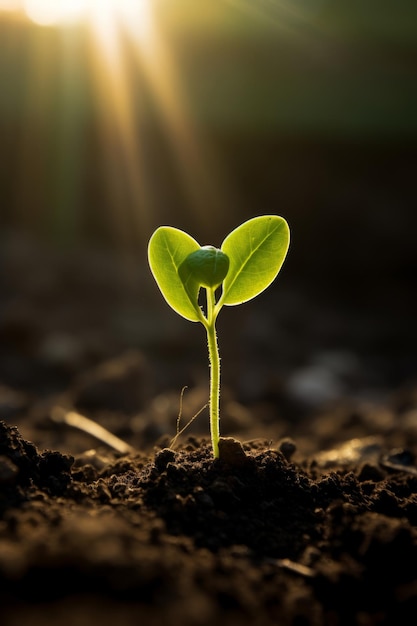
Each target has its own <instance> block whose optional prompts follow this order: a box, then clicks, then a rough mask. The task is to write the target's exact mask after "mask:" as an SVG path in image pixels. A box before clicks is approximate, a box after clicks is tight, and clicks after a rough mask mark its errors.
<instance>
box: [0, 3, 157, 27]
mask: <svg viewBox="0 0 417 626" xmlns="http://www.w3.org/2000/svg"><path fill="white" fill-rule="evenodd" d="M5 1H6V0H0V2H5ZM13 4H14V5H16V0H7V2H6V7H7V6H8V5H10V8H11V7H12V6H13ZM19 4H20V3H19ZM146 4H147V0H23V8H24V10H25V12H26V15H27V17H28V18H29V19H30V20H32V21H33V22H34V23H35V24H39V25H40V26H52V25H60V24H63V25H65V24H67V23H70V22H80V21H83V20H86V19H88V20H89V21H90V22H92V23H93V24H96V23H100V22H101V21H102V20H103V19H104V20H107V19H108V18H109V17H111V18H112V19H115V20H119V21H122V22H125V23H128V22H129V21H131V20H137V19H139V18H141V17H142V14H143V7H144V6H145V5H146ZM0 8H2V5H1V4H0Z"/></svg>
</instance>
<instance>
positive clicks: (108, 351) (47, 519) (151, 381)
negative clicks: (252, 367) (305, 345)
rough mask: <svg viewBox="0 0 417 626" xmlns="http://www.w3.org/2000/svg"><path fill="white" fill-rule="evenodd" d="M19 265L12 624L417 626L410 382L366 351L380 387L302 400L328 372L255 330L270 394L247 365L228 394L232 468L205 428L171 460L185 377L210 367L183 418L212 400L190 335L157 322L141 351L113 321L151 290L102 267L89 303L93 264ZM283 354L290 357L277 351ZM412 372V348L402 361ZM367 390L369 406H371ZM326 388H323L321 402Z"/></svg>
mask: <svg viewBox="0 0 417 626" xmlns="http://www.w3.org/2000/svg"><path fill="white" fill-rule="evenodd" d="M21 254H22V250H21V249H20V248H19V254H17V253H16V254H14V255H12V254H11V255H10V257H8V263H9V265H8V269H9V270H10V268H11V267H13V273H12V274H11V273H10V272H9V271H6V272H4V275H3V282H2V291H3V294H5V298H4V302H5V305H4V306H3V308H2V309H1V311H0V313H1V316H0V335H1V339H2V341H3V350H2V353H1V357H0V373H1V387H0V417H1V421H0V518H1V519H0V606H1V609H0V610H1V624H2V626H22V625H23V626H41V625H42V626H45V625H46V626H49V625H50V624H59V625H60V626H61V625H62V626H72V625H74V626H75V625H77V626H87V625H91V624H97V626H114V624H120V625H122V626H130V625H132V626H133V625H135V626H137V625H139V624H145V625H147V626H153V625H156V624H158V625H160V624H168V625H171V624H172V625H173V626H176V625H179V624H181V625H182V626H209V625H210V626H211V625H212V624H218V625H219V626H220V625H221V626H234V625H236V626H238V625H239V626H249V625H254V626H255V625H256V626H272V625H274V626H278V625H279V626H287V625H293V626H343V625H346V626H353V625H358V626H382V625H391V624H392V625H394V624H395V625H397V624H401V625H402V626H404V625H411V624H415V623H416V622H415V620H416V618H415V616H416V614H417V528H416V526H417V465H416V463H415V454H416V452H417V412H416V410H417V393H416V386H415V384H414V383H413V381H412V378H411V377H410V378H409V380H407V381H406V382H407V384H405V383H404V384H403V385H402V386H400V385H398V384H397V381H396V380H393V383H392V386H391V387H390V386H389V385H388V381H389V380H390V379H389V376H388V374H387V372H388V373H389V371H390V370H389V367H388V366H387V365H386V362H385V361H382V360H381V359H382V357H381V355H378V354H376V353H374V354H372V353H371V354H369V359H370V360H371V361H372V362H373V364H374V372H373V376H374V378H373V379H372V380H370V378H369V376H368V377H367V376H364V375H363V370H361V368H360V367H358V368H356V369H355V371H353V372H352V369H351V370H349V372H348V374H349V375H346V376H345V378H343V376H342V375H340V378H337V382H339V383H343V385H344V386H343V390H344V392H345V393H340V394H339V395H336V394H335V393H332V394H328V395H327V396H326V398H325V400H326V402H324V400H323V398H321V400H323V401H322V402H321V403H318V402H316V403H315V404H314V402H313V401H312V399H311V397H310V403H307V401H306V397H305V394H304V395H303V393H302V392H303V389H304V391H305V386H304V387H303V386H302V385H301V384H300V380H303V381H304V382H306V380H307V381H308V382H310V383H311V384H313V382H315V383H317V381H318V378H317V376H318V373H320V372H322V371H323V367H324V365H323V363H324V361H323V359H322V360H321V365H320V367H321V368H322V369H321V370H318V369H317V368H318V366H317V367H316V366H315V365H314V359H313V360H312V361H311V363H310V365H309V367H308V368H306V367H303V368H301V364H300V359H299V355H300V353H301V348H300V344H298V350H299V352H298V356H297V355H295V356H294V353H293V352H290V350H289V348H287V347H286V344H285V343H281V344H280V350H277V351H276V352H275V351H274V350H273V349H272V348H271V349H270V350H267V349H265V348H264V347H263V345H262V337H261V339H260V340H259V341H260V347H259V353H262V352H263V356H264V359H263V361H262V362H263V367H264V369H261V373H262V375H263V378H262V380H263V381H264V382H263V383H260V382H256V381H258V378H257V376H256V372H255V371H247V372H246V371H241V370H239V377H240V376H241V377H243V379H244V380H246V381H252V386H248V385H246V384H242V385H241V386H242V388H243V387H245V385H246V395H245V393H244V390H243V389H242V390H241V391H239V386H238V385H237V386H236V388H232V385H230V386H229V387H228V386H227V382H226V383H225V388H224V394H223V397H222V400H223V405H222V407H223V418H222V431H223V434H224V435H225V438H224V440H223V441H222V454H221V458H220V459H219V460H214V459H213V457H212V452H211V447H210V442H209V440H208V439H207V420H206V419H205V417H199V418H197V419H196V420H195V422H194V423H193V424H192V425H191V426H190V427H189V430H188V431H186V433H184V434H183V435H182V436H180V437H179V439H178V441H177V443H176V445H175V446H174V449H171V448H170V447H169V445H170V441H171V439H172V436H173V435H174V434H175V421H176V414H177V413H178V400H179V393H178V389H180V388H181V385H178V382H179V381H178V380H177V378H176V376H178V378H179V379H182V380H183V384H186V383H187V382H188V380H187V379H186V372H188V373H189V372H191V371H193V372H197V373H196V374H195V379H194V382H193V385H191V386H190V390H189V392H186V394H185V395H184V414H185V415H184V418H183V419H184V420H185V421H186V419H189V417H190V416H191V415H193V414H194V413H195V412H196V411H197V410H198V409H199V408H200V407H201V406H202V405H203V404H204V403H205V401H206V381H205V382H204V380H203V375H204V376H206V371H205V363H204V364H203V365H202V366H201V370H202V372H203V375H202V377H201V381H202V382H201V384H200V382H199V373H198V366H197V365H195V363H196V362H198V359H196V360H194V353H193V349H192V346H190V345H187V343H186V340H184V342H182V339H181V337H179V338H177V339H176V340H177V341H178V344H179V345H182V346H183V347H182V350H179V349H178V344H176V343H175V338H176V334H177V332H178V330H177V329H179V328H181V330H180V331H179V332H180V333H181V332H184V336H186V331H189V327H188V326H187V323H186V322H185V321H181V320H180V326H175V327H174V328H173V330H172V331H170V330H169V329H167V328H166V327H165V328H164V331H163V336H162V338H160V339H159V340H158V341H159V343H158V341H157V340H156V339H155V338H153V337H155V335H152V330H151V329H152V326H151V321H152V315H150V319H148V318H147V319H146V320H145V319H144V318H143V316H142V317H140V316H139V326H140V325H145V324H146V331H144V334H145V335H146V339H147V341H145V339H144V338H143V337H142V338H141V339H140V340H139V339H137V335H135V332H136V331H135V329H133V330H132V328H131V327H129V328H130V331H129V333H127V331H126V327H127V324H126V319H127V317H126V315H125V317H124V323H123V324H121V326H122V327H123V329H125V330H124V334H123V333H122V332H121V331H120V328H121V326H117V325H114V324H113V326H112V323H113V322H114V320H115V319H116V316H115V313H114V311H115V308H117V307H116V306H115V302H118V311H119V313H120V310H122V311H123V312H124V314H126V311H127V310H129V311H130V310H131V309H130V308H129V307H131V306H132V302H136V297H137V294H136V293H133V294H131V296H129V297H128V296H127V295H126V294H127V293H128V291H124V292H123V293H122V292H121V291H120V290H121V287H120V281H117V280H116V281H114V282H112V281H111V280H110V276H111V275H110V273H109V271H107V270H106V271H105V272H104V273H105V275H106V279H107V280H108V284H113V285H119V287H117V288H114V289H115V291H114V292H112V293H111V294H110V293H109V291H108V289H109V287H108V284H107V285H106V288H104V287H103V285H101V287H102V292H100V289H99V288H98V287H99V286H97V280H96V278H97V276H99V275H100V276H102V275H103V272H102V267H101V266H100V268H101V269H100V272H97V273H96V274H94V272H93V275H94V280H96V287H95V291H94V293H93V292H92V290H91V284H93V283H94V280H93V279H91V283H89V282H88V273H87V270H85V271H83V272H82V275H81V274H80V273H77V272H73V271H71V265H70V264H69V261H68V258H67V259H66V264H67V270H66V272H67V273H66V274H65V271H64V269H65V268H64V269H63V268H62V266H59V265H57V264H56V263H50V262H49V261H48V259H46V261H45V259H43V262H42V263H41V262H40V261H39V264H38V267H42V268H43V269H42V272H40V271H39V272H38V273H36V271H35V270H33V271H32V272H31V277H30V280H29V279H26V271H25V268H27V264H25V263H23V262H22V263H21V265H20V266H19V264H18V263H17V261H16V259H17V258H21ZM30 258H31V259H32V260H33V259H34V258H36V255H35V254H34V252H33V250H31V252H30ZM10 259H11V260H10ZM68 264H69V265H68ZM19 267H20V269H19ZM35 267H36V264H35V263H34V262H32V269H33V268H35ZM45 268H47V269H45ZM56 274H57V275H58V276H59V281H58V282H59V284H60V285H61V286H62V281H63V280H64V278H63V277H64V276H65V275H66V276H67V277H68V276H70V277H72V280H74V278H73V277H74V276H77V277H78V278H77V280H78V281H81V282H78V283H77V284H76V285H75V287H74V285H72V291H71V288H70V287H71V285H70V282H71V281H69V283H68V284H65V281H64V284H65V287H64V288H63V289H62V290H60V289H58V288H57V284H56V282H54V280H55V279H54V276H55V275H56ZM11 276H12V279H11V278H10V277H11ZM12 283H13V286H14V288H13V289H12V288H11V286H12ZM16 285H17V286H18V287H16ZM142 288H143V285H142ZM77 290H79V291H77ZM129 293H130V292H129ZM63 294H66V295H65V296H64V295H63ZM68 294H69V295H68ZM281 296H282V298H283V300H282V302H283V303H284V304H283V306H284V311H285V310H286V311H287V312H288V318H290V317H291V315H292V313H291V311H292V310H293V309H292V308H291V307H293V306H294V304H293V303H294V295H293V294H291V293H286V292H285V285H284V287H283V292H282V293H281ZM66 298H68V299H66ZM129 298H130V299H129ZM282 302H281V304H282ZM81 305H82V306H81ZM144 306H145V305H144ZM248 306H249V305H248ZM269 306H270V307H271V308H272V310H274V309H273V303H272V301H270V305H269ZM323 306H324V305H323ZM285 307H286V308H285ZM104 310H105V311H106V312H102V313H100V314H99V315H98V314H97V312H98V311H104ZM155 310H156V309H155ZM297 310H298V309H297ZM299 310H300V311H304V310H305V308H304V307H300V308H299ZM311 310H313V309H311ZM165 312H166V311H165ZM166 313H167V315H166V318H164V319H170V318H169V313H168V312H166ZM321 313H322V315H321V317H320V324H321V326H320V327H321V328H324V327H326V328H327V330H328V328H329V327H333V328H335V327H337V328H339V327H338V326H337V325H338V324H340V328H339V330H340V336H343V323H342V322H341V321H340V320H341V319H342V318H338V317H337V315H336V314H335V312H334V311H330V312H329V310H326V309H325V308H324V309H322V310H321ZM112 315H113V317H112ZM281 315H284V313H282V314H281ZM284 317H285V315H284ZM318 318H319V315H317V319H318ZM117 319H118V320H119V321H120V316H119V317H117ZM129 319H130V318H129ZM263 319H264V321H263V322H262V323H266V322H267V320H266V322H265V318H263ZM281 321H282V318H281ZM284 321H285V319H284ZM351 321H352V320H350V322H351ZM362 321H363V320H362ZM327 322H329V323H327ZM232 323H233V322H232ZM294 323H295V320H294ZM181 324H184V330H183V329H182V325H181ZM363 324H364V327H365V326H366V323H365V321H363ZM375 324H380V325H382V326H383V320H382V318H380V319H379V320H378V322H374V321H373V322H372V323H370V324H369V326H368V328H369V335H368V337H369V336H370V335H372V332H375ZM359 326H360V324H359V322H358V321H356V328H359ZM110 327H111V329H112V330H111V331H110V330H109V328H110ZM241 327H242V326H241ZM161 328H162V327H161ZM295 328H296V330H295V331H294V336H293V340H294V341H295V342H296V335H297V334H298V335H299V331H298V330H297V328H299V327H297V326H296V327H295ZM288 329H289V330H288V332H290V333H291V330H290V325H288ZM136 330H137V329H136ZM164 333H165V334H164ZM226 335H227V333H225V337H226ZM365 335H366V332H365V331H364V335H363V336H365ZM121 337H122V338H121ZM135 337H136V339H135ZM315 337H316V342H317V344H319V343H320V341H323V343H325V337H324V339H323V337H321V340H319V339H317V337H318V335H316V336H315ZM199 338H200V339H201V342H202V344H204V340H203V336H202V335H201V337H200V335H199ZM333 338H334V337H333ZM278 339H279V337H278ZM301 339H302V338H300V337H299V341H301ZM135 341H136V343H135ZM225 343H226V344H227V339H226V341H225ZM203 347H204V346H203ZM310 347H311V349H312V350H313V352H314V349H315V348H314V346H310ZM341 347H342V348H345V346H341ZM396 347H397V348H398V342H397V343H396ZM294 350H295V352H297V350H296V349H295V348H294ZM367 350H369V346H368V347H367ZM278 353H279V354H280V355H281V356H280V358H282V363H281V362H279V363H278V364H277V362H276V361H273V359H272V357H271V356H270V355H271V354H278ZM202 354H204V353H202ZM226 354H227V345H226ZM343 354H344V355H345V353H343ZM343 354H342V353H341V352H340V350H339V351H338V352H337V354H336V352H334V353H333V356H337V355H338V356H339V361H338V363H339V365H340V360H342V361H343V358H344V359H345V360H344V361H343V362H344V364H345V365H346V363H348V362H349V363H350V362H351V361H349V360H348V359H347V358H346V355H345V356H343ZM197 356H198V357H199V356H200V355H197ZM389 356H390V357H392V359H391V360H390V363H391V366H392V363H393V359H395V358H396V357H397V362H399V361H398V359H399V356H398V353H397V355H395V354H392V355H389ZM258 357H259V355H258ZM258 357H256V354H255V356H253V361H252V362H255V363H258V362H259V360H257V358H258ZM342 357H343V358H342ZM236 358H237V360H239V358H240V356H239V357H236ZM274 358H275V357H274ZM407 359H408V355H407V354H405V357H404V354H402V355H401V363H403V364H404V363H405V362H407V363H409V364H410V363H411V361H410V360H409V359H408V360H407ZM225 361H226V357H225ZM285 363H287V364H288V365H287V367H288V369H285ZM378 364H379V365H380V368H379V370H378V367H377V366H378ZM316 365H317V364H316ZM290 366H291V367H290ZM315 367H316V369H314V368H315ZM170 368H171V369H173V370H175V371H174V373H173V382H172V384H171V385H168V384H167V381H168V374H167V372H168V371H169V369H170ZM291 368H293V369H292V370H291ZM297 368H298V369H297ZM336 369H337V368H336V367H335V370H336ZM339 369H340V368H339ZM411 369H412V368H411V366H409V370H408V371H411ZM290 370H291V371H290ZM307 370H308V371H307ZM224 371H225V374H224V378H225V380H226V381H227V380H232V377H231V373H228V370H227V366H225V370H224ZM327 371H328V373H329V372H330V373H332V372H333V374H334V377H333V378H331V379H326V380H328V385H327V387H326V389H327V391H332V390H333V391H334V389H335V385H334V383H335V380H336V378H335V376H336V374H335V371H333V370H331V368H330V369H329V370H327ZM338 371H339V370H338ZM344 371H346V369H345V370H344ZM403 371H405V368H404V370H403ZM265 372H266V373H267V374H268V372H269V378H268V380H267V383H265V376H264V374H265ZM271 372H272V373H271ZM378 372H379V373H378ZM258 373H259V372H258ZM301 373H302V374H303V376H304V378H302V377H300V375H301ZM295 374H297V376H298V378H297V376H296V375H295ZM308 374H309V375H310V378H308ZM315 376H316V378H315ZM378 376H379V378H378ZM245 377H246V378H245ZM306 377H307V378H306ZM184 379H185V380H184ZM297 380H298V383H299V385H298V387H297V385H296V382H297ZM320 380H322V379H320ZM288 381H291V384H289V382H288ZM371 382H372V383H373V388H372V391H373V393H372V394H371V393H368V394H366V393H365V391H366V390H368V391H369V388H370V385H371ZM286 383H288V384H286ZM332 385H333V386H332ZM384 385H385V386H384ZM341 388H342V387H341V386H340V385H339V386H338V387H337V389H338V390H339V391H340V389H341ZM320 389H323V386H322V387H320V386H319V385H318V384H316V386H315V391H316V395H315V396H314V398H315V400H317V393H318V390H320ZM297 394H298V395H297ZM324 395H325V394H324ZM56 406H64V407H67V408H68V409H71V410H74V409H75V410H76V411H78V412H80V413H83V414H84V415H86V416H88V417H90V418H91V419H93V420H94V421H96V422H97V423H100V424H101V425H103V426H105V427H106V428H107V429H108V430H109V431H111V432H113V433H114V434H116V435H118V436H119V437H120V438H121V439H122V440H124V441H126V442H127V443H129V444H130V445H131V447H132V448H131V451H129V452H128V453H121V452H117V451H115V450H113V449H112V448H111V447H110V446H107V445H105V444H104V443H102V442H100V441H98V440H97V439H95V438H93V437H92V436H91V435H88V434H86V433H84V432H81V431H78V430H76V429H74V428H71V427H70V426H68V425H64V424H56V423H54V422H53V420H52V419H51V417H52V416H53V415H54V411H53V409H54V407H56ZM32 442H33V443H32ZM239 442H242V443H239Z"/></svg>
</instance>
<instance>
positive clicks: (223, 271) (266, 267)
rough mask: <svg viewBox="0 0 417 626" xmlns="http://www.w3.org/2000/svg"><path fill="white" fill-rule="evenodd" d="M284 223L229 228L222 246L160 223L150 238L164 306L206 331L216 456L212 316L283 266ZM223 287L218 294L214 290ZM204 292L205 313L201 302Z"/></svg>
mask: <svg viewBox="0 0 417 626" xmlns="http://www.w3.org/2000/svg"><path fill="white" fill-rule="evenodd" d="M289 239H290V233H289V228H288V224H287V222H286V221H285V220H284V219H283V218H282V217H278V216H277V215H262V216H260V217H254V218H253V219H251V220H248V221H247V222H245V223H244V224H241V225H240V226H239V227H238V228H236V229H235V230H233V231H232V232H231V233H230V235H228V236H227V237H226V239H225V240H224V241H223V243H222V246H221V248H220V249H218V248H215V247H214V246H203V247H201V246H200V245H199V244H198V243H197V241H196V240H195V239H193V238H192V237H190V235H187V233H184V232H183V231H182V230H178V229H177V228H172V227H171V226H161V227H160V228H158V229H157V230H156V231H155V232H154V234H153V235H152V237H151V239H150V241H149V247H148V256H149V265H150V267H151V271H152V273H153V275H154V278H155V280H156V282H157V284H158V286H159V289H160V290H161V292H162V295H163V296H164V298H165V300H166V301H167V302H168V304H169V305H170V306H171V307H172V308H173V309H174V311H176V312H177V313H179V315H182V316H183V317H185V319H187V320H190V321H192V322H201V323H202V324H203V326H204V328H205V329H206V333H207V344H208V351H209V360H210V430H211V440H212V445H213V454H214V457H218V456H219V439H220V434H219V398H220V357H219V350H218V346H217V333H216V319H217V315H218V314H219V311H220V309H221V308H222V306H223V305H224V304H225V305H226V306H234V305H236V304H241V303H242V302H247V301H248V300H251V299H252V298H254V297H255V296H257V295H258V294H259V293H261V292H262V291H263V290H264V289H266V288H267V287H268V285H270V284H271V283H272V281H273V280H274V278H275V277H276V275H277V274H278V272H279V270H280V269H281V265H282V264H283V262H284V259H285V256H286V254H287V250H288V245H289ZM220 286H221V288H222V289H221V294H220V295H219V297H218V299H217V300H216V297H217V290H218V288H219V287H220ZM202 287H203V288H204V289H205V290H206V311H205V313H204V312H203V310H202V309H201V308H200V306H199V302H198V297H199V293H200V289H201V288H202Z"/></svg>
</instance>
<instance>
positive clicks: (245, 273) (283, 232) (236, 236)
mask: <svg viewBox="0 0 417 626" xmlns="http://www.w3.org/2000/svg"><path fill="white" fill-rule="evenodd" d="M289 241H290V231H289V228H288V224H287V222H286V221H285V219H284V218H282V217H279V216H278V215H262V216H260V217H254V218H253V219H250V220H248V221H247V222H244V223H243V224H241V225H240V226H238V227H237V228H236V229H235V230H233V231H232V232H231V233H230V235H228V236H227V237H226V239H225V240H224V241H223V244H222V247H221V249H222V251H223V252H224V253H225V254H227V256H228V257H229V259H230V267H229V272H228V274H227V276H226V278H225V280H224V283H223V293H222V297H221V303H222V304H225V305H228V306H233V305H235V304H241V303H242V302H247V301H248V300H251V299H252V298H255V296H257V295H258V294H260V293H261V292H262V291H264V289H266V288H267V287H268V286H269V285H270V284H271V283H272V281H273V280H274V278H275V277H276V276H277V274H278V272H279V270H280V269H281V266H282V264H283V262H284V259H285V256H286V254H287V250H288V246H289Z"/></svg>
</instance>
